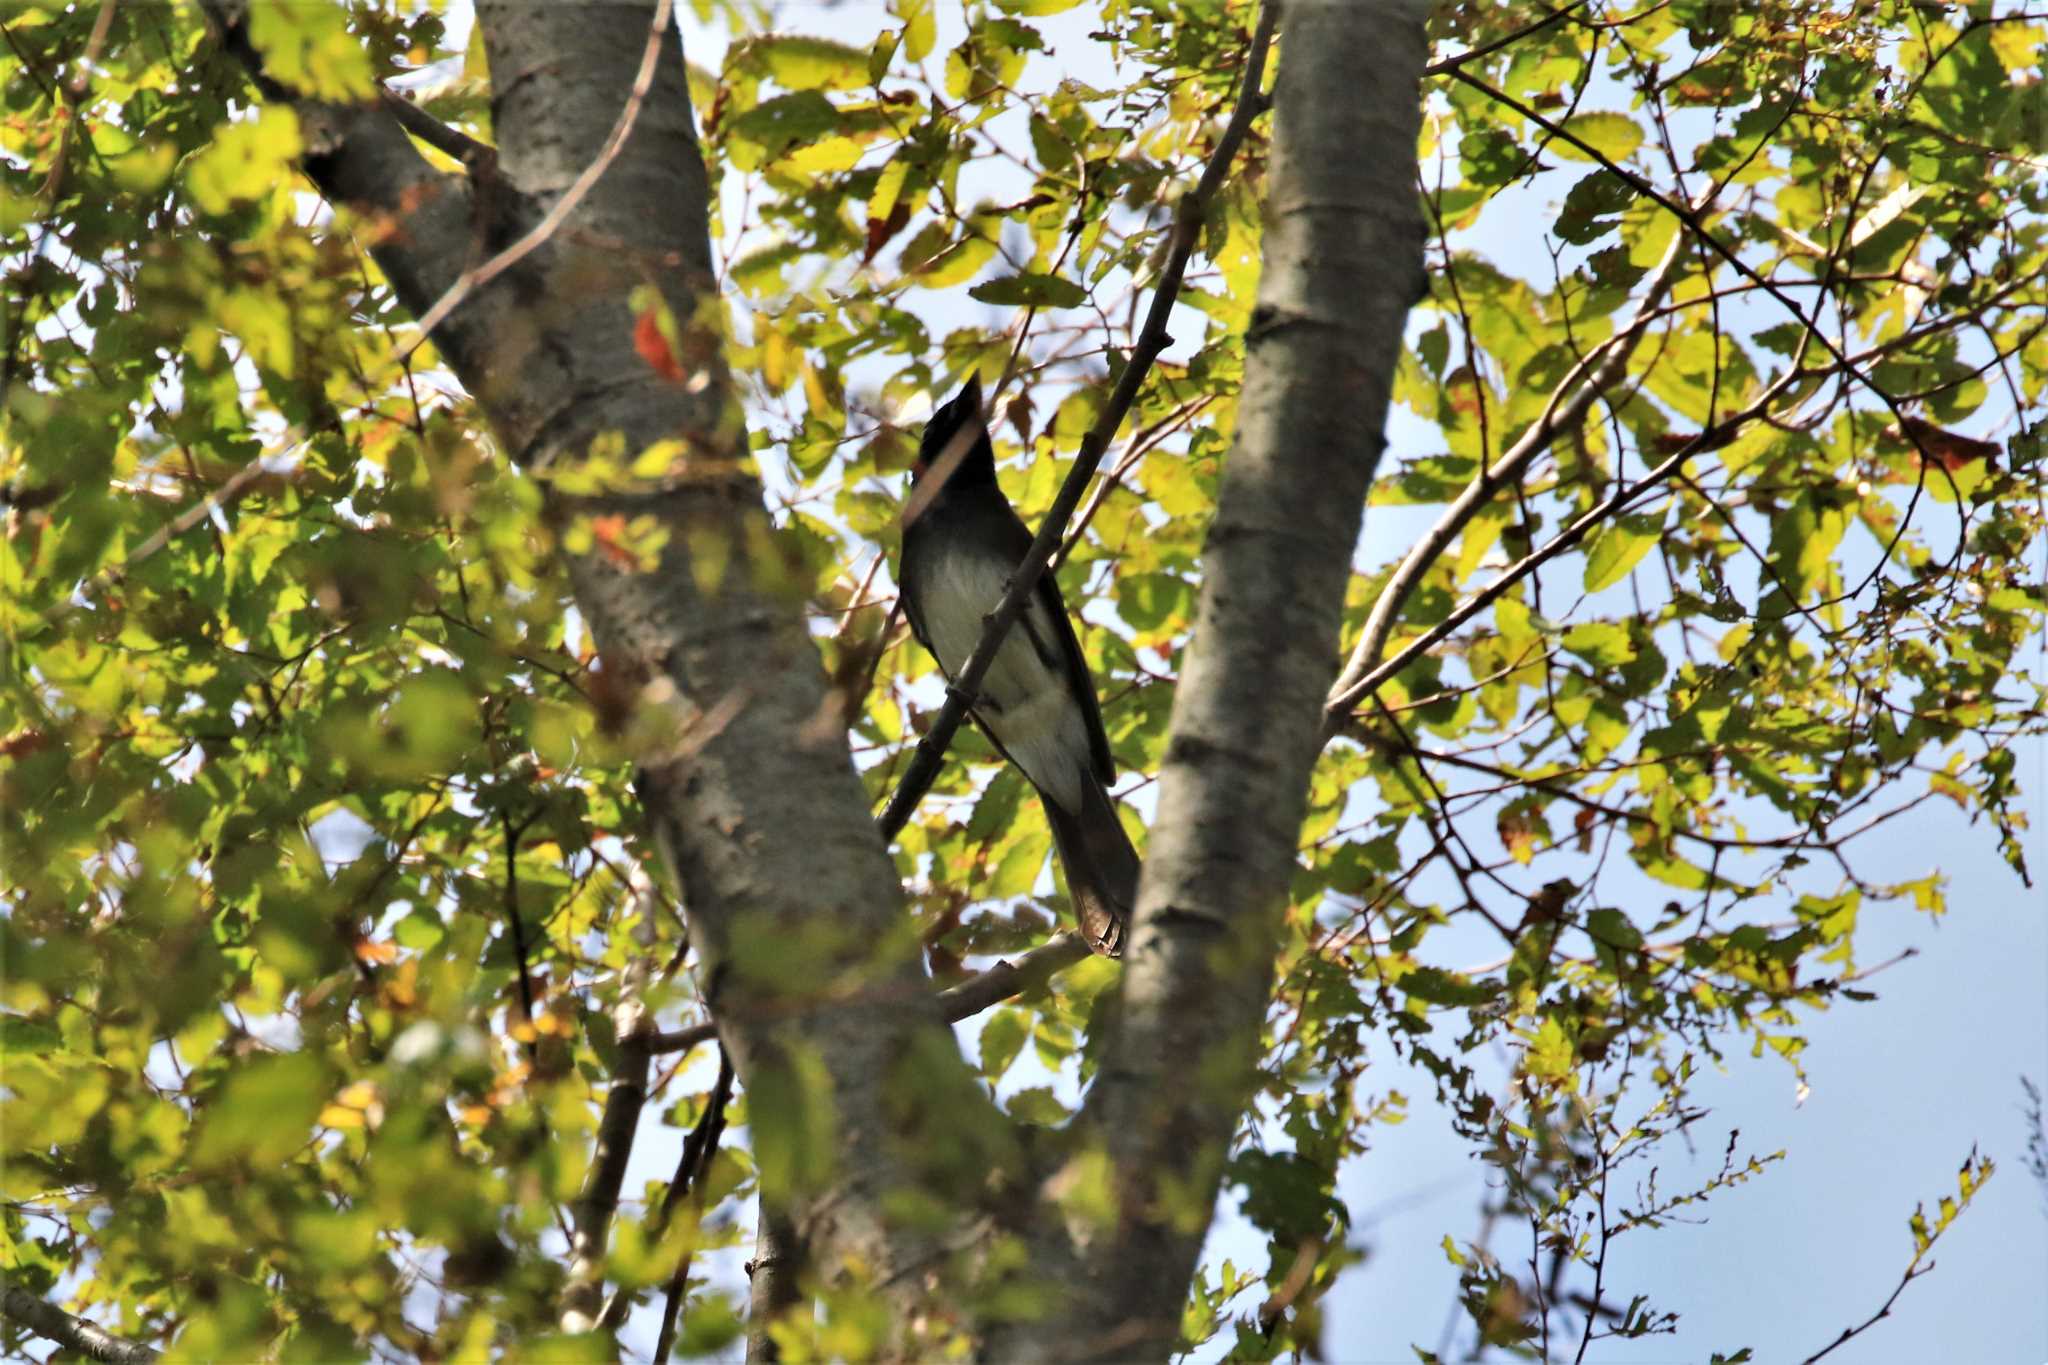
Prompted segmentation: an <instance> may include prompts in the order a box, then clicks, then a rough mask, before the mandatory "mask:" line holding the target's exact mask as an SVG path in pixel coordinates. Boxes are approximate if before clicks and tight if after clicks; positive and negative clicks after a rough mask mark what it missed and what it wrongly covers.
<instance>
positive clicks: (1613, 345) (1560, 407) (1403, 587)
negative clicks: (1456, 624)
mask: <svg viewBox="0 0 2048 1365" xmlns="http://www.w3.org/2000/svg"><path fill="white" fill-rule="evenodd" d="M1685 246H1686V237H1685V234H1684V233H1673V234H1672V236H1671V246H1670V248H1669V249H1668V250H1666V251H1665V253H1664V259H1663V261H1662V262H1661V263H1659V265H1658V267H1657V273H1656V274H1655V275H1654V276H1652V277H1651V280H1650V285H1649V288H1648V289H1646V290H1645V291H1644V294H1643V303H1642V306H1641V307H1640V308H1638V309H1637V310H1636V315H1635V317H1634V319H1633V320H1631V321H1630V323H1629V325H1628V326H1627V327H1626V328H1624V329H1623V330H1622V331H1621V332H1620V333H1618V334H1617V335H1615V336H1613V337H1611V338H1609V339H1608V340H1607V341H1606V342H1605V343H1604V344H1602V345H1600V346H1596V347H1595V348H1594V349H1593V350H1592V351H1590V352H1589V353H1588V354H1587V355H1586V356H1585V358H1584V359H1582V360H1580V361H1579V363H1578V364H1576V365H1574V366H1573V367H1572V369H1571V372H1570V373H1569V374H1567V375H1566V376H1565V377H1564V378H1563V379H1562V380H1561V381H1559V383H1558V385H1557V388H1556V389H1555V390H1553V391H1552V393H1551V395H1550V402H1549V403H1548V404H1547V405H1546V406H1545V407H1544V409H1543V415H1542V416H1541V417H1539V418H1537V419H1536V421H1535V422H1533V423H1532V424H1530V426H1529V429H1528V430H1527V431H1525V432H1523V433H1522V436H1521V439H1520V440H1518V441H1516V442H1515V443H1514V445H1513V446H1512V447H1510V448H1509V450H1508V451H1507V453H1506V454H1504V455H1502V456H1501V457H1500V459H1498V460H1496V461H1494V463H1493V464H1492V466H1491V467H1484V466H1482V467H1481V469H1480V471H1479V473H1478V475H1477V476H1476V477H1474V479H1473V480H1472V482H1471V483H1470V484H1468V485H1466V488H1465V491H1464V492H1463V493H1461V494H1459V495H1458V498H1457V500H1456V501H1454V502H1453V503H1451V505H1450V506H1449V507H1446V508H1445V509H1444V513H1443V515H1442V516H1441V517H1439V518H1438V519H1437V522H1436V524H1435V525H1434V526H1432V527H1430V528H1429V531H1428V532H1427V533H1426V534H1425V535H1424V536H1423V537H1422V538H1421V539H1420V540H1418V541H1416V542H1415V544H1414V546H1413V547H1412V548H1410V549H1409V551H1408V554H1407V556H1406V557H1405V558H1403V559H1402V561H1401V563H1400V565H1399V567H1397V568H1396V569H1395V570H1394V575H1393V577H1391V578H1389V579H1388V580H1387V584H1386V586H1385V587H1383V588H1382V589H1380V595H1379V597H1378V598H1377V599H1376V600H1375V601H1374V602H1373V607H1372V614H1371V615H1370V616H1368V617H1367V618H1366V622H1365V630H1364V633H1362V634H1361V635H1360V636H1359V637H1358V644H1357V645H1356V646H1355V647H1354V648H1353V649H1352V651H1351V658H1350V660H1349V661H1348V662H1346V664H1345V665H1344V671H1343V673H1342V674H1340V675H1339V676H1338V678H1337V681H1336V682H1335V683H1334V684H1333V685H1332V686H1331V688H1330V700H1329V702H1328V704H1327V706H1326V708H1325V709H1326V711H1327V712H1328V715H1329V719H1328V720H1326V721H1325V722H1324V731H1325V735H1326V736H1328V735H1334V734H1335V733H1336V731H1337V730H1338V729H1339V728H1340V727H1341V726H1342V725H1343V716H1344V713H1345V712H1346V711H1347V710H1349V709H1350V707H1351V706H1352V705H1354V704H1355V703H1356V702H1357V701H1358V700H1359V697H1360V696H1362V695H1363V694H1362V693H1357V692H1356V684H1357V682H1358V680H1359V679H1360V678H1362V677H1364V676H1365V674H1366V673H1367V672H1368V671H1370V670H1371V668H1372V666H1373V665H1374V664H1376V663H1378V662H1379V661H1380V656H1381V655H1382V654H1383V653H1385V652H1386V648H1387V639H1388V637H1390V636H1391V635H1392V634H1393V633H1394V624H1395V622H1396V621H1397V620H1399V618H1400V615H1401V608H1402V607H1403V606H1405V605H1406V604H1407V601H1408V598H1409V596H1410V595H1411V594H1412V593H1413V592H1414V591H1415V588H1416V586H1417V585H1418V584H1419V583H1421V582H1422V579H1423V576H1424V575H1425V574H1427V573H1428V572H1429V569H1430V566H1431V565H1433V564H1434V563H1435V562H1436V558H1437V556H1438V555H1440V554H1442V553H1443V551H1444V550H1445V548H1446V547H1448V546H1449V545H1450V543H1451V542H1452V541H1453V540H1455V539H1457V537H1458V534H1459V532H1461V531H1463V530H1464V529H1465V526H1466V524H1467V523H1469V522H1470V521H1471V520H1472V518H1473V517H1475V516H1477V515H1478V514H1479V512H1480V509H1482V508H1483V507H1485V506H1486V504H1487V503H1489V502H1491V501H1492V500H1493V495H1494V494H1495V493H1498V492H1499V491H1500V490H1501V489H1502V488H1505V487H1506V486H1507V485H1508V484H1509V483H1511V482H1513V481H1514V480H1516V479H1518V478H1520V477H1521V475H1522V471H1523V470H1525V469H1527V468H1528V467H1529V463H1530V462H1531V461H1532V460H1534V459H1535V458H1536V457H1537V456H1538V455H1540V454H1541V453H1542V452H1543V451H1545V450H1548V449H1549V448H1550V446H1551V445H1552V443H1553V442H1555V441H1556V440H1557V438H1558V437H1559V436H1560V435H1561V434H1563V433H1564V432H1567V431H1571V430H1573V429H1574V428H1576V427H1577V426H1578V424H1579V423H1580V421H1581V420H1583V419H1584V417H1585V415H1586V413H1587V412H1588V411H1589V410H1590V409H1591V408H1592V406H1593V404H1594V403H1596V402H1598V401H1599V399H1600V396H1601V395H1602V394H1604V393H1606V392H1607V390H1608V389H1610V388H1612V387H1613V386H1614V384H1615V383H1616V381H1618V380H1619V379H1620V378H1621V377H1622V375H1623V374H1625V373H1627V370H1628V362H1629V357H1630V356H1632V355H1634V354H1635V349H1636V346H1637V345H1638V344H1639V343H1640V342H1641V341H1642V339H1643V336H1644V335H1645V334H1646V333H1647V332H1648V331H1649V330H1650V323H1651V322H1652V321H1653V320H1654V319H1655V318H1656V317H1657V316H1658V309H1659V307H1660V306H1661V305H1662V303H1663V301H1664V296H1665V294H1667V293H1669V292H1670V289H1671V286H1672V285H1673V284H1675V283H1676V282H1677V280H1678V275H1679V262H1680V261H1681V260H1683V259H1684V256H1685ZM1567 393H1570V394H1571V396H1570V398H1568V399H1567V398H1566V397H1565V395H1566V394H1567Z"/></svg>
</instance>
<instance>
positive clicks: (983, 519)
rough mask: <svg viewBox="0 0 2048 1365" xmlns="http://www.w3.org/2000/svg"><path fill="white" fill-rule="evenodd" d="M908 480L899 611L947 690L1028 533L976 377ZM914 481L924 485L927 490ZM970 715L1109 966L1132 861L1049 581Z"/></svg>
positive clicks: (1087, 689)
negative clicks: (1012, 775)
mask: <svg viewBox="0 0 2048 1365" xmlns="http://www.w3.org/2000/svg"><path fill="white" fill-rule="evenodd" d="M956 438H958V440H957V442H956ZM956 444H957V445H958V446H959V450H958V451H957V452H955V451H954V450H953V449H952V447H954V446H955V445H956ZM949 455H953V456H954V457H955V460H953V461H949V460H948V458H947V457H948V456H949ZM955 461H957V462H955ZM948 463H953V465H954V467H953V469H952V471H951V473H950V475H948V474H947V471H946V468H945V466H946V465H947V464H948ZM911 479H912V488H913V491H912V503H911V506H912V509H913V511H912V515H911V517H910V520H909V522H908V524H907V525H905V527H904V528H903V568H902V572H901V574H899V575H898V577H899V580H900V582H901V584H902V588H903V609H904V613H905V614H906V615H907V616H909V617H910V628H911V629H912V630H913V631H915V632H916V633H917V638H918V641H919V643H921V644H923V645H924V647H925V648H926V649H927V650H929V651H930V652H931V655H932V657H933V658H935V659H937V660H938V663H939V668H940V669H941V670H942V671H944V673H945V675H946V677H947V678H948V679H952V678H956V677H958V676H959V673H960V670H961V669H963V668H965V667H966V666H967V659H968V656H969V655H971V654H973V652H974V646H975V645H976V643H977V642H979V641H980V639H981V629H982V618H984V617H985V616H987V615H988V614H989V613H990V612H991V611H994V610H995V607H996V603H997V602H998V601H1000V600H1001V599H1002V596H1003V592H1004V590H1005V589H1006V588H1007V587H1008V586H1009V581H1010V575H1011V574H1012V573H1013V572H1014V571H1015V570H1016V568H1017V565H1018V564H1019V563H1021V562H1022V561H1023V559H1024V556H1025V554H1026V552H1028V551H1029V550H1030V548H1031V532H1030V531H1029V530H1027V529H1026V528H1025V525H1024V523H1023V521H1022V520H1021V519H1020V518H1019V517H1018V516H1017V514H1016V512H1015V511H1013V510H1011V507H1010V503H1009V499H1007V498H1005V497H1004V496H1003V490H1002V489H1001V488H1000V487H998V486H997V484H996V455H995V448H994V447H993V446H992V445H990V444H989V437H988V427H987V425H986V424H985V423H984V422H983V421H982V416H981V383H980V380H979V379H977V378H969V379H968V381H967V384H966V387H964V388H962V389H961V390H960V392H959V394H958V395H957V396H956V397H955V398H954V399H953V401H952V402H950V403H947V404H946V405H944V406H943V407H941V408H940V409H939V410H938V411H937V412H934V413H933V414H932V416H931V420H930V421H929V422H927V423H925V428H924V439H923V440H922V441H921V442H919V444H918V450H917V463H916V465H915V467H914V468H913V471H912V475H911ZM927 480H936V481H937V482H935V483H934V484H933V485H932V487H930V488H929V489H928V488H926V487H925V486H924V485H925V483H926V481H927ZM972 710H973V715H974V719H975V723H976V724H978V725H980V726H981V728H982V731H983V732H984V733H985V734H987V735H988V737H989V738H990V739H991V740H992V741H994V743H995V746H996V748H998V749H999V750H1001V751H1002V753H1003V756H1004V757H1005V758H1007V759H1009V760H1010V761H1011V762H1012V763H1014V764H1016V765H1017V767H1018V768H1019V769H1021V770H1022V771H1023V773H1024V776H1025V777H1026V778H1027V779H1028V780H1029V781H1030V783H1031V785H1032V786H1033V787H1035V788H1037V790H1038V796H1039V800H1040V801H1042V802H1043V803H1044V805H1045V818H1046V822H1047V823H1048V824H1050V825H1051V826H1052V837H1053V843H1054V844H1055V845H1056V846H1057V847H1058V849H1059V853H1060V864H1061V866H1063V867H1065V868H1066V870H1067V889H1068V891H1069V892H1070V893H1071V894H1072V895H1073V898H1074V910H1075V914H1076V916H1077V917H1078V918H1079V920H1080V922H1081V932H1082V934H1083V935H1084V936H1085V937H1086V938H1087V940H1088V944H1089V946H1090V947H1091V948H1093V949H1094V950H1095V951H1096V952H1098V953H1101V954H1104V955H1105V956H1108V957H1116V956H1117V955H1118V954H1119V953H1120V952H1121V951H1122V948H1123V939H1124V931H1125V929H1126V928H1127V927H1128V925H1129V924H1130V914H1131V905H1132V902H1133V901H1134V900H1135V899H1136V897H1137V891H1138V854H1137V851H1136V850H1135V849H1133V848H1132V847H1131V840H1130V836H1129V835H1127V834H1125V833H1124V827H1123V824H1122V822H1121V821H1119V820H1118V819H1117V815H1116V803H1115V802H1114V801H1112V800H1111V799H1110V796H1109V791H1108V786H1109V783H1111V782H1112V781H1114V780H1115V778H1116V769H1115V767H1114V766H1113V765H1112V764H1111V762H1110V757H1109V740H1108V738H1107V737H1106V736H1104V734H1103V732H1102V711H1101V709H1100V707H1099V706H1098V705H1097V704H1096V700H1095V680H1094V679H1093V678H1092V677H1091V676H1089V673H1088V663H1087V661H1086V659H1084V658H1083V657H1082V655H1081V642H1080V641H1079V640H1078V639H1076V638H1075V636H1074V623H1073V621H1072V620H1071V619H1070V618H1069V617H1068V616H1067V606H1066V603H1065V602H1064V601H1062V600H1061V599H1060V590H1059V585H1058V584H1057V583H1055V582H1054V581H1053V576H1052V574H1051V573H1050V572H1047V573H1046V574H1044V575H1043V576H1042V577H1040V578H1039V580H1038V585H1037V587H1036V589H1035V590H1034V591H1033V592H1032V594H1031V598H1030V600H1029V601H1028V602H1027V603H1026V605H1025V608H1024V613H1023V615H1021V616H1020V617H1018V618H1017V622H1016V624H1015V625H1013V626H1011V627H1010V632H1009V634H1008V635H1007V636H1006V637H1005V638H1004V640H1003V645H1002V648H1001V649H1000V650H998V651H997V652H996V657H995V661H994V662H993V663H992V664H991V665H990V666H989V670H988V673H987V675H986V676H984V677H983V678H982V681H981V691H980V694H979V695H978V696H976V697H975V698H974V701H973V708H972Z"/></svg>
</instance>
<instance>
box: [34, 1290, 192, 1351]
mask: <svg viewBox="0 0 2048 1365" xmlns="http://www.w3.org/2000/svg"><path fill="white" fill-rule="evenodd" d="M0 1313H4V1314H5V1315H6V1316H8V1317H10V1318H12V1319H14V1320H15V1321H16V1322H18V1323H20V1324H21V1325H22V1326H23V1327H26V1328H27V1329H28V1330H29V1331H31V1332H34V1333H35V1334H36V1335H37V1336H39V1337H42V1338H44V1339H46V1340H49V1341H54V1342H56V1343H57V1344H58V1345H59V1346H62V1347H64V1348H66V1349H67V1350H72V1351H76V1352H78V1353H79V1354H80V1355H82V1356H85V1357H86V1358H87V1359H90V1360H105V1361H110V1362H112V1363H113V1365H147V1362H149V1361H152V1360H156V1359H157V1358H158V1356H157V1352H156V1351H155V1349H154V1348H152V1347H148V1346H144V1345H143V1344H142V1343H141V1342H139V1341H129V1340H127V1339H126V1338H124V1337H117V1336H115V1335H114V1334H113V1333H111V1332H109V1331H107V1330H106V1329H105V1328H104V1327H101V1326H100V1325H99V1324H98V1323H96V1322H92V1321H90V1320H89V1319H86V1318H81V1317H78V1316H77V1315H75V1314H72V1313H67V1312H65V1311H64V1310H63V1309H61V1308H59V1307H57V1306H56V1305H55V1304H52V1303H45V1302H44V1301H43V1300H41V1299H39V1298H37V1297H36V1296H35V1295H33V1294H31V1293H29V1292H28V1291H27V1290H26V1289H23V1288H22V1287H21V1286H19V1285H15V1284H10V1285H7V1287H6V1292H5V1293H4V1294H0Z"/></svg>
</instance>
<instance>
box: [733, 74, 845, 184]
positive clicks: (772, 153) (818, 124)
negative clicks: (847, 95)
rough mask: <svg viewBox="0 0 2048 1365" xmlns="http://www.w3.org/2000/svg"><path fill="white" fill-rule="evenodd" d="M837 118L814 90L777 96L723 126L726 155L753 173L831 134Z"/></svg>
mask: <svg viewBox="0 0 2048 1365" xmlns="http://www.w3.org/2000/svg"><path fill="white" fill-rule="evenodd" d="M839 117H840V116H839V110H838V109H837V108H836V107H834V105H833V103H832V101H830V100H828V99H826V98H825V97H824V96H823V95H821V94H819V93H818V92H817V91H815V90H803V91H799V92H797V93H796V94H792V95H781V96H778V97H777V98H775V99H772V100H768V101H766V102H764V103H762V104H757V105H755V106H754V107H753V108H752V109H749V110H747V112H746V113H744V114H741V115H740V116H739V117H738V118H736V119H734V120H733V121H732V122H731V123H729V124H728V125H726V141H727V146H728V149H729V155H731V156H732V158H733V164H734V165H736V166H738V167H739V168H740V169H741V170H756V169H758V168H759V167H761V166H764V165H766V164H767V163H768V162H770V161H773V160H775V158H777V157H779V156H781V155H783V154H784V153H786V152H788V151H789V150H790V149H791V148H793V147H801V146H804V145H805V144H807V143H811V142H815V141H817V140H818V139H819V138H822V137H824V136H825V135H826V134H828V133H830V132H832V131H834V130H835V129H837V128H838V127H839Z"/></svg>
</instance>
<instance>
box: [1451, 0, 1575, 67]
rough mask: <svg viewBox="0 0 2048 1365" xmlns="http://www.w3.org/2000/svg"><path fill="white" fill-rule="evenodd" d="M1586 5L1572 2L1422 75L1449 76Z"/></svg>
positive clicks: (1460, 54)
mask: <svg viewBox="0 0 2048 1365" xmlns="http://www.w3.org/2000/svg"><path fill="white" fill-rule="evenodd" d="M1585 3H1586V0H1572V3H1571V4H1569V5H1565V6H1562V7H1560V8H1558V9H1554V10H1552V11H1551V12H1550V13H1548V14H1546V15H1544V16H1543V17H1542V18H1541V19H1538V20H1536V22H1534V23H1532V24H1524V25H1523V26H1522V27H1520V28H1518V29H1516V30H1515V31H1514V32H1513V33H1504V34H1502V35H1501V36H1500V37H1498V38H1495V39H1494V40H1493V41H1492V42H1490V43H1481V44H1480V45H1479V46H1478V47H1475V48H1470V49H1468V50H1466V51H1464V52H1460V53H1458V54H1457V55H1456V56H1454V57H1445V58H1443V59H1442V60H1441V61H1434V62H1431V63H1430V64H1429V65H1428V66H1425V67H1423V68H1422V74H1423V75H1425V76H1445V75H1449V74H1450V73H1451V72H1453V71H1456V70H1457V69H1458V68H1459V67H1461V66H1463V65H1465V64H1466V63H1467V62H1476V61H1478V60H1479V59H1480V58H1481V57H1488V56H1491V55H1493V54H1494V53H1496V52H1498V51H1500V50H1501V49H1502V48H1504V47H1507V46H1509V45H1511V44H1514V43H1519V42H1521V41H1522V40H1523V39H1524V38H1527V37H1529V36H1531V35H1532V34H1537V33H1541V32H1542V31H1543V30H1544V29H1546V28H1549V27H1550V26H1551V25H1552V24H1555V23H1557V22H1559V21H1560V20H1563V19H1566V18H1569V17H1570V16H1571V12H1572V11H1573V10H1575V9H1578V8H1579V7H1580V6H1582V5H1584V4H1585Z"/></svg>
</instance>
